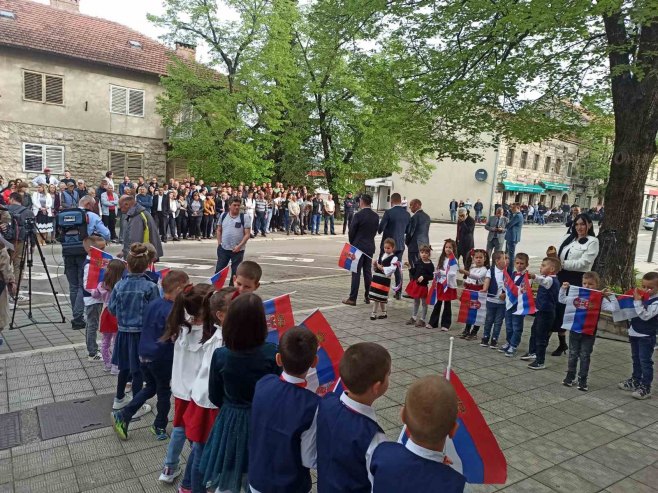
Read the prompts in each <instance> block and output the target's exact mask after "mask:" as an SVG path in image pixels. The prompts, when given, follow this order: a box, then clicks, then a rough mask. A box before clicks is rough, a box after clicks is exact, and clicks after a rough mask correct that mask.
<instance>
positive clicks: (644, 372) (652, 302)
mask: <svg viewBox="0 0 658 493" xmlns="http://www.w3.org/2000/svg"><path fill="white" fill-rule="evenodd" d="M642 289H643V290H644V291H645V296H646V295H648V296H649V297H648V298H647V299H645V300H643V299H642V294H643V293H642V291H640V290H639V289H636V290H635V293H634V295H633V297H634V299H635V303H634V304H635V311H636V313H637V317H635V318H633V319H631V326H630V327H629V328H628V339H629V341H630V343H631V357H632V358H633V375H632V376H631V378H629V379H628V380H624V381H623V382H620V383H619V388H620V389H622V390H628V391H631V392H633V394H632V395H633V397H635V398H636V399H642V400H643V399H648V398H650V397H651V383H652V382H653V351H654V348H655V346H656V328H658V272H647V273H646V274H644V276H643V277H642Z"/></svg>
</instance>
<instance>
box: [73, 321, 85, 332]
mask: <svg viewBox="0 0 658 493" xmlns="http://www.w3.org/2000/svg"><path fill="white" fill-rule="evenodd" d="M86 326H87V324H85V322H84V320H83V321H80V320H71V328H72V329H73V330H80V329H84V328H85V327H86Z"/></svg>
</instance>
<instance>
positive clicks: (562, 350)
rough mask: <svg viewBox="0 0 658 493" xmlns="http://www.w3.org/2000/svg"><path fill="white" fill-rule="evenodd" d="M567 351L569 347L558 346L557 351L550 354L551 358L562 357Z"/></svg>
mask: <svg viewBox="0 0 658 493" xmlns="http://www.w3.org/2000/svg"><path fill="white" fill-rule="evenodd" d="M568 349H569V346H558V347H557V349H556V350H555V351H553V352H552V353H551V356H562V355H563V354H564V353H566V352H567V350H568Z"/></svg>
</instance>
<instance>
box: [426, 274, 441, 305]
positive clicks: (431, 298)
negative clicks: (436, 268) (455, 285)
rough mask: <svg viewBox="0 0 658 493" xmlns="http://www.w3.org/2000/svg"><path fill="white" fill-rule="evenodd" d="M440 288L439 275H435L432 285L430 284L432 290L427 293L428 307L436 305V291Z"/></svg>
mask: <svg viewBox="0 0 658 493" xmlns="http://www.w3.org/2000/svg"><path fill="white" fill-rule="evenodd" d="M438 286H439V281H438V274H436V273H434V277H433V278H432V284H430V288H429V290H428V291H427V304H428V305H436V290H437V289H438Z"/></svg>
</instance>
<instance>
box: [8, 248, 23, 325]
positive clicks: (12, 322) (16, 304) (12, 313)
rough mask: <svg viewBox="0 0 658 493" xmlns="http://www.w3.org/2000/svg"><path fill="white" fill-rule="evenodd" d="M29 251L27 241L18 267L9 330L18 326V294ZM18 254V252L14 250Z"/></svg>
mask: <svg viewBox="0 0 658 493" xmlns="http://www.w3.org/2000/svg"><path fill="white" fill-rule="evenodd" d="M26 252H27V242H26V241H25V242H23V251H22V252H21V262H20V267H19V268H18V279H16V293H15V297H14V308H13V309H12V311H11V322H10V323H9V330H13V329H15V328H16V324H15V323H14V320H15V318H16V309H17V308H18V295H19V293H20V292H21V281H22V280H23V270H24V269H25V257H26ZM14 254H16V252H14Z"/></svg>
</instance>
